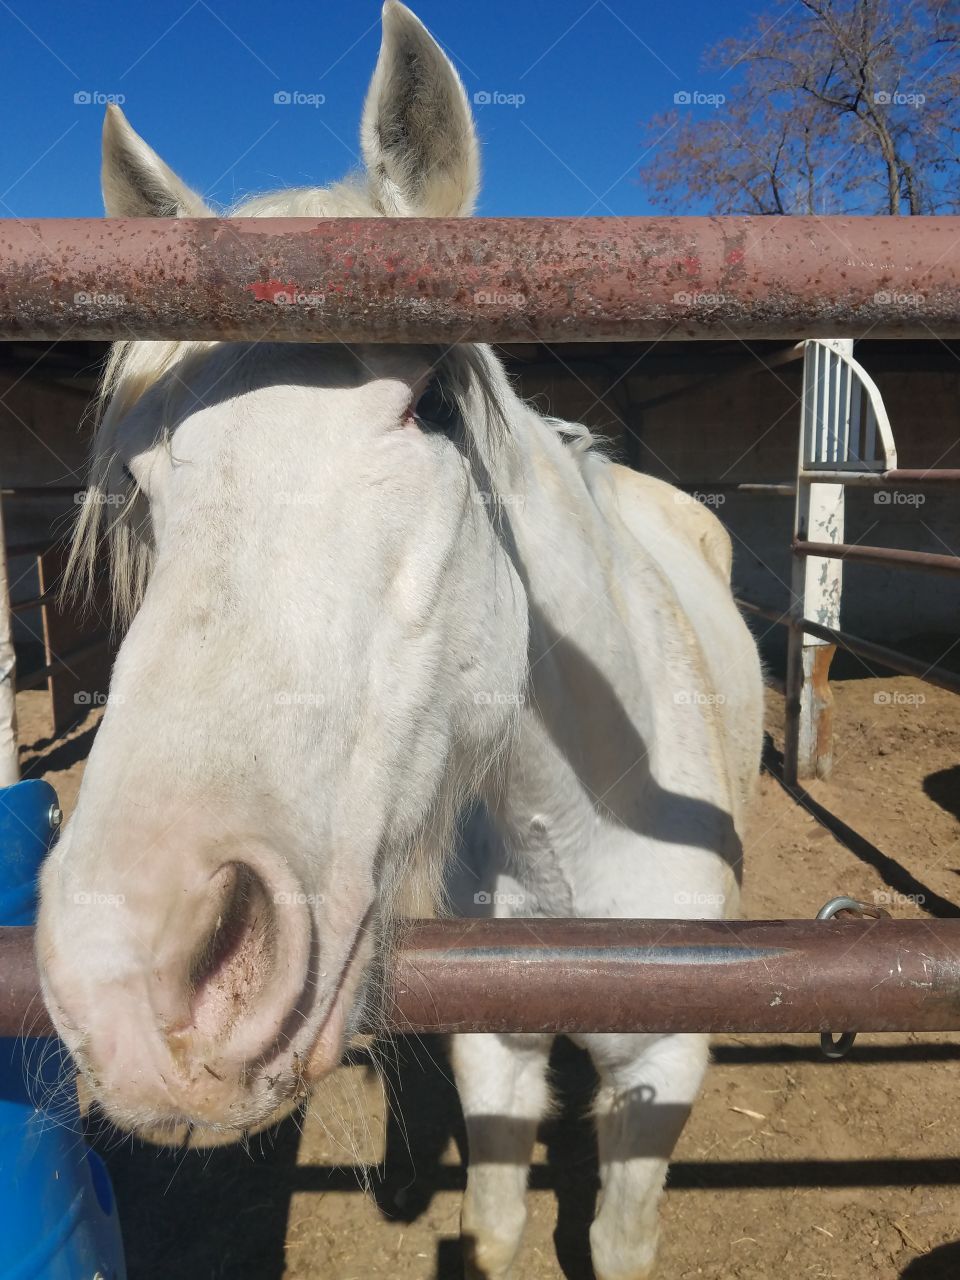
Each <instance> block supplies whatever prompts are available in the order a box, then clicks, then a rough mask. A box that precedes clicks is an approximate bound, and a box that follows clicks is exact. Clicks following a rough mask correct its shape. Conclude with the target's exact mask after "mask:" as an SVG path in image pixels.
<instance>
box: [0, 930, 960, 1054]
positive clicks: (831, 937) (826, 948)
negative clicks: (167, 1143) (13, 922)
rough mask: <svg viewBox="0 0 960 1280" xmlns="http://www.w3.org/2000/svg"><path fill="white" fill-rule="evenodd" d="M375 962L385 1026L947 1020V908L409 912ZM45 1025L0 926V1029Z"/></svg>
mask: <svg viewBox="0 0 960 1280" xmlns="http://www.w3.org/2000/svg"><path fill="white" fill-rule="evenodd" d="M389 978H390V980H389V981H388V984H387V990H388V993H389V994H388V998H387V1005H386V1019H385V1025H386V1027H387V1028H388V1029H389V1030H392V1031H393V1032H396V1033H423V1032H453V1031H497V1032H508V1031H526V1032H578V1031H613V1032H624V1031H649V1032H684V1031H701V1032H731V1033H738V1032H739V1033H744V1034H749V1033H753V1032H784V1033H786V1032H818V1031H819V1032H824V1031H829V1030H831V1029H834V1030H845V1029H850V1028H856V1029H857V1030H859V1031H960V920H903V921H901V920H896V921H895V920H853V919H847V920H829V921H827V920H824V921H806V920H786V921H784V920H763V921H714V920H695V921H665V920H446V921H420V922H415V923H411V924H410V925H409V926H408V927H407V929H406V931H405V933H404V935H403V938H402V944H401V946H400V948H399V951H398V953H397V956H396V959H395V964H394V967H393V970H392V973H391V974H390V975H389ZM50 1030H51V1028H50V1024H49V1021H48V1020H47V1015H46V1011H45V1009H44V1007H43V1002H42V1000H41V999H40V995H39V991H38V986H37V975H36V969H35V965H34V957H33V930H31V929H0V1036H3V1035H18V1034H21V1033H22V1032H28V1033H29V1034H31V1035H44V1034H49V1033H50Z"/></svg>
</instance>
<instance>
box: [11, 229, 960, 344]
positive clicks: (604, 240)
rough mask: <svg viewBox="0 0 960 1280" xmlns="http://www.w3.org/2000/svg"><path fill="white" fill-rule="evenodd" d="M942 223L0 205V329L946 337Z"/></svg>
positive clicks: (955, 311)
mask: <svg viewBox="0 0 960 1280" xmlns="http://www.w3.org/2000/svg"><path fill="white" fill-rule="evenodd" d="M958 240H960V218H956V217H954V218H949V217H945V218H882V217H877V218H830V219H820V218H749V217H748V218H732V217H726V218H700V217H697V218H459V219H414V218H409V219H397V218H337V219H335V218H328V219H319V220H318V219H310V218H287V219H275V218H240V219H218V218H199V219H63V220H60V219H49V220H43V219H37V220H29V219H8V220H3V221H0V338H4V339H33V340H36V339H54V338H59V337H63V336H65V335H66V334H68V333H69V335H70V336H71V337H75V338H87V339H100V340H104V339H113V338H129V337H131V336H136V337H140V338H191V339H210V340H218V339H223V340H240V339H269V340H271V341H282V342H304V341H311V342H324V341H333V340H339V341H347V342H421V343H422V342H445V343H446V342H463V341H496V342H533V341H551V342H560V341H609V340H611V339H613V340H617V339H619V340H623V341H643V340H654V339H658V338H663V337H666V336H669V337H671V338H674V339H677V338H726V337H728V336H729V334H730V332H731V331H734V332H735V333H737V335H738V336H739V337H741V338H745V339H746V338H768V339H769V338H790V339H796V338H802V337H820V338H825V337H857V336H859V335H861V334H865V333H867V332H868V331H869V333H870V335H871V337H888V338H892V337H898V338H910V337H918V338H919V337H927V336H929V333H930V332H931V331H932V332H934V333H936V334H937V335H938V336H939V337H941V338H957V337H960V254H958V253H957V252H956V245H957V243H958ZM898 300H900V301H898Z"/></svg>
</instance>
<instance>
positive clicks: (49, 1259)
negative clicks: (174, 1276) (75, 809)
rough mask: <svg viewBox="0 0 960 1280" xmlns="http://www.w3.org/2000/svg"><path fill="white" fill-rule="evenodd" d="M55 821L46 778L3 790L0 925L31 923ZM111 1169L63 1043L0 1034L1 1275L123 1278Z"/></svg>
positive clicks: (41, 1279) (53, 796)
mask: <svg viewBox="0 0 960 1280" xmlns="http://www.w3.org/2000/svg"><path fill="white" fill-rule="evenodd" d="M58 820H59V809H58V808H57V793H56V792H55V791H54V789H53V787H51V786H49V784H48V783H46V782H40V781H36V780H33V781H27V782H18V783H17V784H16V785H15V786H12V787H2V788H0V924H2V925H28V924H33V923H34V919H35V917H36V912H37V873H38V871H39V870H40V864H41V862H42V861H43V859H44V857H45V856H46V853H47V850H48V849H49V847H50V845H51V843H52V841H53V838H54V836H55V835H56V829H57V823H58ZM125 1277H126V1267H125V1266H124V1261H123V1245H122V1243H121V1240H120V1226H119V1223H118V1221H117V1209H116V1203H115V1201H114V1198H113V1188H112V1187H111V1185H110V1178H109V1176H108V1174H107V1171H106V1169H105V1167H104V1165H103V1162H102V1161H101V1160H100V1157H99V1156H97V1155H96V1154H95V1153H94V1152H93V1151H91V1150H90V1149H89V1148H88V1147H87V1145H86V1144H85V1143H84V1141H83V1139H82V1137H81V1136H80V1113H79V1110H78V1108H77V1098H76V1090H75V1088H74V1087H73V1083H72V1072H71V1071H70V1070H69V1069H68V1067H67V1063H66V1051H65V1050H64V1048H63V1046H62V1045H61V1044H60V1042H59V1041H58V1040H35V1039H27V1040H23V1039H20V1040H9V1039H2V1038H0V1280H125Z"/></svg>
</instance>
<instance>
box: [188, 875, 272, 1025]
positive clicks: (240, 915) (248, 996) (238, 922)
mask: <svg viewBox="0 0 960 1280" xmlns="http://www.w3.org/2000/svg"><path fill="white" fill-rule="evenodd" d="M212 889H213V896H212V900H211V902H210V908H209V911H208V912H205V917H206V919H205V924H206V927H205V928H204V930H203V934H202V937H203V941H202V944H201V946H200V948H199V949H198V951H197V952H196V953H195V954H194V957H193V960H192V962H191V965H190V976H189V984H190V992H191V1001H190V1013H191V1019H190V1027H191V1030H192V1031H193V1032H195V1033H196V1032H199V1033H200V1034H201V1035H202V1036H204V1038H209V1039H211V1040H222V1039H223V1038H224V1037H225V1035H226V1034H227V1033H228V1032H229V1031H230V1030H231V1028H232V1027H233V1026H235V1024H236V1023H237V1022H238V1021H239V1019H240V1018H242V1017H243V1015H244V1013H245V1012H246V1010H247V1009H248V1008H249V1007H250V1006H251V1004H253V1003H254V1002H255V1001H256V999H257V997H258V995H259V994H260V992H261V991H262V990H263V988H264V986H265V984H266V983H267V982H268V980H269V976H270V974H271V971H272V960H273V955H274V951H275V935H276V916H275V912H274V908H273V904H272V902H271V899H270V897H269V895H268V893H267V889H266V886H265V885H264V883H263V881H262V880H261V879H260V877H259V876H258V875H257V873H256V872H255V871H253V870H252V869H251V868H250V867H248V866H246V865H245V864H244V863H241V862H228V863H225V864H224V866H222V867H221V868H220V870H219V871H218V872H217V873H216V875H215V876H214V879H213V884H212Z"/></svg>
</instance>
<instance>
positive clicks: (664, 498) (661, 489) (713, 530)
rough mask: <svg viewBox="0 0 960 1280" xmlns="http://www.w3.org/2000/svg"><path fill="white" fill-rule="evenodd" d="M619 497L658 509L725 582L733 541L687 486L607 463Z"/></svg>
mask: <svg viewBox="0 0 960 1280" xmlns="http://www.w3.org/2000/svg"><path fill="white" fill-rule="evenodd" d="M607 467H608V474H609V479H610V483H611V485H612V486H613V488H614V491H615V493H616V496H617V499H618V501H620V502H621V503H625V504H627V505H630V504H634V503H636V504H637V505H641V504H642V505H643V506H644V507H645V508H647V510H649V509H650V508H653V509H655V510H656V511H657V512H658V513H659V515H660V517H661V518H662V520H663V522H664V524H665V525H666V526H667V527H668V529H669V530H670V532H672V533H675V534H676V535H677V536H679V537H682V538H684V539H685V540H686V541H687V542H689V543H691V544H692V545H693V546H694V547H696V548H697V549H698V550H699V551H700V553H701V555H702V556H703V558H704V559H705V560H706V562H707V564H708V565H710V567H711V568H712V569H713V570H715V571H716V572H717V573H718V574H719V575H720V577H721V578H723V580H724V582H729V581H730V575H731V572H732V569H733V543H732V542H731V540H730V535H729V534H728V533H727V531H726V529H725V528H724V527H723V525H722V523H721V522H720V521H719V520H718V519H717V517H716V516H715V515H714V514H713V512H712V511H710V510H709V509H708V508H707V507H705V506H704V504H703V503H702V502H698V501H697V500H696V499H695V498H693V497H691V496H690V495H689V494H687V493H684V492H683V490H681V489H677V488H676V487H675V486H674V485H672V484H668V483H667V481H666V480H659V479H657V477H656V476H650V475H646V474H645V473H644V472H642V471H633V470H631V469H630V468H629V467H624V466H621V465H620V464H619V463H616V462H612V463H608V464H607Z"/></svg>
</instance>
